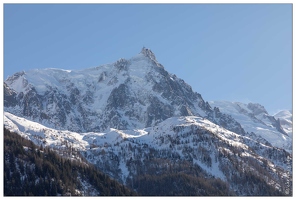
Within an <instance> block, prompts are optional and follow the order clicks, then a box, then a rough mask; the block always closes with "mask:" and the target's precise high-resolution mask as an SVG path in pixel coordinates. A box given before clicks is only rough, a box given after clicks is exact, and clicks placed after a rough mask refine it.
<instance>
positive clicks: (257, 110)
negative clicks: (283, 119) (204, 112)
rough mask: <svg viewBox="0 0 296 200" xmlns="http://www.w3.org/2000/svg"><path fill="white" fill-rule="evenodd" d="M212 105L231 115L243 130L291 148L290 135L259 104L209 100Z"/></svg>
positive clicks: (273, 143)
mask: <svg viewBox="0 0 296 200" xmlns="http://www.w3.org/2000/svg"><path fill="white" fill-rule="evenodd" d="M209 103H210V105H211V106H212V107H218V108H219V109H220V111H221V112H222V113H226V114H229V115H231V116H232V117H233V118H234V119H235V120H236V121H238V122H239V123H240V124H241V126H242V127H243V128H244V130H245V131H247V132H249V133H252V132H253V133H254V134H255V135H257V136H260V137H262V138H264V139H265V140H267V141H268V142H269V143H270V144H272V145H273V146H275V147H279V148H285V149H287V150H292V137H291V135H290V134H287V133H286V132H284V131H283V129H282V127H281V126H280V123H279V122H278V121H277V120H276V119H275V118H274V117H273V116H270V115H269V114H268V113H267V111H266V110H265V109H264V107H263V106H261V105H259V104H252V103H249V104H244V103H240V102H229V101H210V102H209Z"/></svg>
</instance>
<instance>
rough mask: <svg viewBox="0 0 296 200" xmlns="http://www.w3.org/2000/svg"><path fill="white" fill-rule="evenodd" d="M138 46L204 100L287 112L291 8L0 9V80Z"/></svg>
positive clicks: (93, 61) (128, 52)
mask: <svg viewBox="0 0 296 200" xmlns="http://www.w3.org/2000/svg"><path fill="white" fill-rule="evenodd" d="M143 46H145V47H147V48H150V49H151V50H152V51H153V52H154V53H155V55H156V58H157V60H158V61H159V62H160V63H161V64H162V65H163V66H164V67H165V69H166V70H167V71H169V72H171V73H173V74H176V75H177V76H178V77H179V78H182V79H184V80H185V82H187V83H188V84H190V85H191V86H192V88H193V90H194V91H196V92H198V93H200V94H201V95H202V96H203V98H204V99H205V100H206V101H211V100H229V101H240V102H245V103H247V102H257V103H260V104H262V105H263V106H265V108H266V109H267V110H268V111H269V112H270V114H273V113H274V112H275V111H277V110H279V109H292V4H189V5H185V4H113V5H111V4H104V5H103V4H39V5H38V4H23V5H22V4H4V80H5V79H6V78H7V76H9V75H12V74H14V73H15V72H18V71H22V70H24V71H26V70H29V69H35V68H63V69H83V68H89V67H95V66H98V65H101V64H106V63H112V62H114V61H116V60H118V59H119V58H127V59H128V58H131V57H132V56H134V55H136V54H138V53H139V52H140V50H141V48H142V47H143Z"/></svg>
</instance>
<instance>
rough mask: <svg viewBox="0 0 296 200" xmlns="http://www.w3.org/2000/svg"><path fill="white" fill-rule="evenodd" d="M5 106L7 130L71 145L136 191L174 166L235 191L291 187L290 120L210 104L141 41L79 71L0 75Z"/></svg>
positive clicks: (257, 109)
mask: <svg viewBox="0 0 296 200" xmlns="http://www.w3.org/2000/svg"><path fill="white" fill-rule="evenodd" d="M4 111H5V112H4V126H5V128H7V129H8V130H10V131H13V132H16V133H18V134H20V135H21V136H23V137H26V138H28V139H30V140H32V141H33V142H34V143H35V144H37V145H45V146H50V147H52V148H53V149H55V150H57V151H59V152H60V153H61V154H63V152H64V150H65V149H67V148H70V149H71V150H74V151H76V152H79V153H80V154H81V155H83V156H84V157H85V158H86V159H87V160H88V161H89V162H91V163H93V164H94V165H96V166H97V167H98V168H100V169H101V170H102V171H103V172H105V173H107V174H108V175H110V176H112V177H113V178H115V179H116V180H118V181H120V182H122V183H124V184H126V185H128V186H129V187H131V188H134V189H136V190H137V187H136V186H135V185H134V181H135V180H139V179H140V178H141V177H143V175H146V174H149V175H154V176H157V175H161V174H165V173H168V172H178V173H179V172H182V173H186V174H189V175H192V176H193V177H204V178H206V179H211V180H212V179H213V181H214V182H215V181H216V182H219V181H222V182H223V184H224V185H225V186H227V187H228V186H229V187H230V190H231V192H233V193H234V194H237V195H266V194H269V191H271V189H270V188H272V190H275V191H278V192H279V193H281V194H291V187H290V186H291V182H292V179H291V177H292V169H291V151H292V129H289V122H291V123H292V120H290V119H291V118H289V117H287V116H288V115H287V114H285V115H284V114H283V113H282V114H278V115H277V117H276V116H271V115H269V114H268V113H267V111H266V110H265V109H264V107H263V106H261V105H259V104H253V103H249V104H243V103H232V102H222V101H220V102H218V101H215V102H209V103H208V102H206V101H204V99H203V98H202V96H201V95H200V94H199V93H197V92H194V91H193V90H192V88H191V87H190V86H189V85H188V84H186V83H185V82H184V80H182V79H180V78H178V77H177V76H176V75H174V74H170V73H169V72H167V71H166V70H165V69H164V67H163V66H162V65H161V64H160V63H159V62H158V61H157V60H156V57H155V55H154V54H153V52H152V51H151V50H149V49H146V48H143V49H142V50H141V52H140V53H139V54H137V55H136V56H134V57H132V58H130V59H120V60H118V61H116V62H114V63H111V64H106V65H101V66H98V67H94V68H88V69H84V70H77V71H74V70H72V71H70V70H61V69H42V70H37V69H36V70H31V71H27V72H19V73H16V74H14V75H13V76H11V77H9V78H8V79H7V80H6V81H5V82H4ZM278 118H280V119H278ZM285 120H286V121H285ZM289 120H290V121H289ZM287 124H288V125H287ZM67 152H69V151H67ZM65 156H70V157H71V158H72V159H76V158H75V153H73V154H71V155H68V154H67V155H65ZM244 183H247V185H248V187H245V185H244ZM258 184H260V187H261V189H258Z"/></svg>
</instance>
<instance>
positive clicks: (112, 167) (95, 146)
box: [4, 112, 291, 187]
mask: <svg viewBox="0 0 296 200" xmlns="http://www.w3.org/2000/svg"><path fill="white" fill-rule="evenodd" d="M4 126H5V127H6V128H8V129H9V130H11V131H14V132H16V133H18V134H20V135H21V136H23V137H26V138H28V139H30V140H32V141H33V142H34V143H35V144H37V145H41V144H42V145H45V146H51V147H52V148H53V149H56V150H59V151H60V152H62V150H65V148H66V147H67V148H69V147H71V148H74V149H75V150H76V151H79V152H80V153H81V154H82V155H83V156H84V157H85V158H86V159H87V160H88V161H89V162H91V163H94V164H95V165H97V166H98V167H99V168H100V169H101V170H102V171H104V172H105V173H107V174H109V175H110V176H112V177H114V178H116V179H117V180H119V181H121V182H123V183H125V182H126V180H127V178H128V177H131V176H135V175H137V172H136V171H134V170H133V168H131V167H130V164H128V163H130V160H131V159H132V160H137V159H139V162H142V163H143V164H144V165H147V163H149V165H150V164H153V162H152V160H151V158H149V157H150V156H151V152H162V153H157V154H155V153H153V154H154V156H156V157H158V158H164V159H172V161H174V160H175V159H176V158H177V159H178V160H183V161H184V162H189V163H192V166H195V167H196V166H198V168H199V169H201V170H203V171H204V172H205V173H207V174H209V175H211V176H213V177H216V178H220V179H221V180H224V181H231V179H232V177H233V176H229V174H228V173H229V170H237V169H235V167H234V166H232V165H233V159H237V160H238V162H240V163H241V164H242V167H243V166H244V167H247V168H248V169H252V168H253V169H255V168H256V167H258V164H256V163H257V162H258V163H259V164H260V163H267V165H266V166H265V167H267V168H268V170H269V173H272V174H273V175H272V176H273V177H277V176H278V175H279V174H280V176H281V177H282V176H285V177H288V176H289V174H290V173H291V171H289V170H290V169H291V168H290V164H289V162H288V161H287V160H286V157H287V156H289V154H288V153H287V152H285V151H283V150H280V149H275V148H273V147H271V146H267V145H265V144H262V143H260V142H258V141H255V140H252V139H251V138H249V137H247V136H241V135H239V134H236V133H233V132H231V131H229V130H227V129H224V128H222V127H220V126H218V125H216V124H214V123H212V122H210V121H209V120H207V119H205V118H202V117H197V116H183V117H172V118H168V119H167V120H165V121H163V122H161V123H159V125H157V126H154V127H147V128H144V129H134V130H118V129H112V128H111V129H109V130H108V131H107V132H103V133H102V132H101V133H100V132H86V133H76V132H71V131H61V130H55V129H52V128H47V127H45V126H43V125H41V124H38V123H35V122H32V121H29V120H26V119H24V118H21V117H17V116H14V115H13V114H11V113H8V112H5V113H4ZM271 152H274V153H275V154H274V155H275V156H272V155H270V153H271ZM153 154H152V155H153ZM267 155H269V156H267ZM270 156H271V157H270ZM268 157H270V158H269V159H268ZM72 158H73V159H75V158H74V157H73V156H72ZM145 158H146V159H147V160H146V159H145ZM229 159H230V160H229ZM250 159H253V161H252V162H250V161H249V160H250ZM174 162H175V161H174ZM254 162H255V164H256V165H254V166H253V164H254ZM145 163H146V164H145ZM232 167H234V168H233V169H232ZM237 173H238V174H239V173H241V172H237ZM276 173H279V174H278V175H275V174H276ZM287 174H288V175H287ZM240 176H241V175H240ZM264 176H265V175H264ZM266 180H269V183H268V184H271V185H273V184H275V183H276V182H278V180H277V178H274V180H273V181H271V180H270V179H266ZM233 187H236V186H233Z"/></svg>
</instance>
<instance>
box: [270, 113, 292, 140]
mask: <svg viewBox="0 0 296 200" xmlns="http://www.w3.org/2000/svg"><path fill="white" fill-rule="evenodd" d="M274 118H275V119H278V120H279V121H280V124H281V126H282V127H283V129H284V130H285V132H286V133H288V135H289V136H290V137H292V131H293V123H292V122H293V118H292V112H291V111H290V110H281V111H279V112H278V113H276V114H275V115H274Z"/></svg>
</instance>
